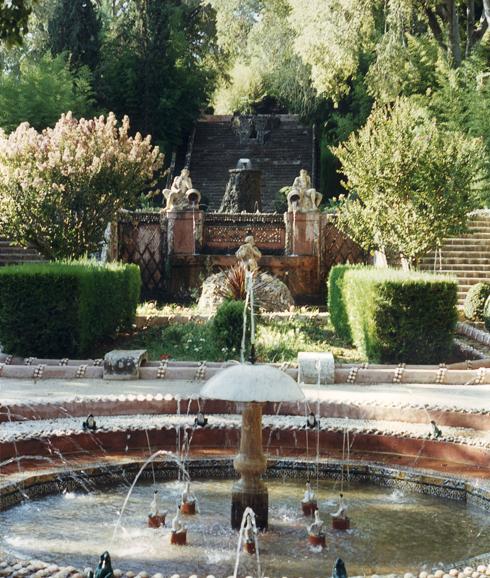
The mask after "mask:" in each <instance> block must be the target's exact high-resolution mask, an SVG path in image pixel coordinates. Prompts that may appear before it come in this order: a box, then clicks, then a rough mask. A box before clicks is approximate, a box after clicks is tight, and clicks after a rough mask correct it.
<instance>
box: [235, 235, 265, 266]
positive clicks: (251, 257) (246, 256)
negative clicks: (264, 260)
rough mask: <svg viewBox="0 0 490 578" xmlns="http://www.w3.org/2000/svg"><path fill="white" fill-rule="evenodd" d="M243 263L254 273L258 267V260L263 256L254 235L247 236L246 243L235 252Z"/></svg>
mask: <svg viewBox="0 0 490 578" xmlns="http://www.w3.org/2000/svg"><path fill="white" fill-rule="evenodd" d="M235 255H236V258H237V259H238V261H239V262H240V264H241V265H243V267H244V268H245V269H246V270H247V271H251V272H252V273H253V272H254V271H256V270H257V269H258V264H257V261H259V259H260V258H261V257H262V253H261V252H260V251H259V249H257V247H256V245H255V241H254V238H253V236H252V235H249V236H248V237H245V243H244V244H243V245H242V246H241V247H240V248H239V249H238V251H237V252H236V253H235Z"/></svg>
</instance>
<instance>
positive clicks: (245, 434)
mask: <svg viewBox="0 0 490 578" xmlns="http://www.w3.org/2000/svg"><path fill="white" fill-rule="evenodd" d="M234 466H235V470H236V471H237V472H238V473H239V474H240V476H241V478H240V480H239V481H238V482H236V483H235V484H233V488H232V495H231V527H232V528H233V529H234V530H239V529H240V525H241V523H242V517H243V512H244V511H245V508H247V507H249V508H252V510H253V511H254V512H255V521H256V524H257V528H258V529H259V530H266V529H267V526H268V510H269V494H268V491H267V486H266V485H265V484H264V482H263V481H262V480H261V479H260V478H261V476H262V474H263V473H264V472H265V470H266V468H267V459H266V457H265V456H264V453H263V451H262V406H261V404H260V403H254V402H250V403H247V404H245V406H244V409H243V411H242V433H241V440H240V453H239V454H238V455H237V456H236V458H235V460H234Z"/></svg>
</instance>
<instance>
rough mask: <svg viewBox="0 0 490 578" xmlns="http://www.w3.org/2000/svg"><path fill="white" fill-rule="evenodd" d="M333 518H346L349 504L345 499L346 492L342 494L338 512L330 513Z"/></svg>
mask: <svg viewBox="0 0 490 578" xmlns="http://www.w3.org/2000/svg"><path fill="white" fill-rule="evenodd" d="M330 515H331V516H332V518H341V519H343V520H344V519H345V518H346V517H347V504H346V503H345V501H344V494H340V498H339V507H338V509H337V511H336V512H333V513H332V514H330Z"/></svg>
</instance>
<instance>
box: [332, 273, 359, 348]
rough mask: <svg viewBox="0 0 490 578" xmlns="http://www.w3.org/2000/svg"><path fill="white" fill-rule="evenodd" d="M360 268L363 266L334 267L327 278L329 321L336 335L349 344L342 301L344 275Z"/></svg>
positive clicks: (350, 336) (346, 321) (349, 331)
mask: <svg viewBox="0 0 490 578" xmlns="http://www.w3.org/2000/svg"><path fill="white" fill-rule="evenodd" d="M360 268H363V265H335V267H332V269H330V274H329V276H328V292H327V300H328V310H329V312H330V320H331V321H332V325H333V326H334V327H335V331H336V332H337V335H338V336H339V337H340V338H342V339H345V340H346V341H348V342H349V343H350V342H352V335H351V330H350V325H349V318H348V316H347V310H346V308H345V304H344V301H343V286H344V275H345V274H346V273H347V271H350V270H351V269H360Z"/></svg>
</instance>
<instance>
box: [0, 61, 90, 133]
mask: <svg viewBox="0 0 490 578" xmlns="http://www.w3.org/2000/svg"><path fill="white" fill-rule="evenodd" d="M92 107H93V91H92V88H91V85H90V75H89V73H88V70H87V69H86V68H81V69H80V70H79V71H78V72H77V73H72V72H71V71H70V69H69V67H68V65H67V63H66V60H65V58H64V56H63V55H59V56H57V57H55V58H52V57H50V56H49V55H45V56H44V57H43V58H41V59H40V60H39V61H31V60H29V59H26V60H25V61H23V62H22V64H21V65H20V70H19V73H18V74H17V73H16V72H14V71H5V70H4V71H3V72H2V73H1V75H0V126H1V127H2V128H3V129H4V130H6V131H7V132H9V131H11V130H14V129H15V128H16V127H17V126H18V125H19V124H20V123H21V122H28V123H29V124H30V125H31V126H33V127H34V128H36V129H38V130H41V129H43V128H45V127H48V126H53V125H54V124H55V123H56V121H57V120H58V119H59V117H60V115H61V114H62V113H63V112H66V111H67V110H71V111H72V112H73V114H74V115H76V116H86V115H89V114H90V113H91V111H92Z"/></svg>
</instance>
